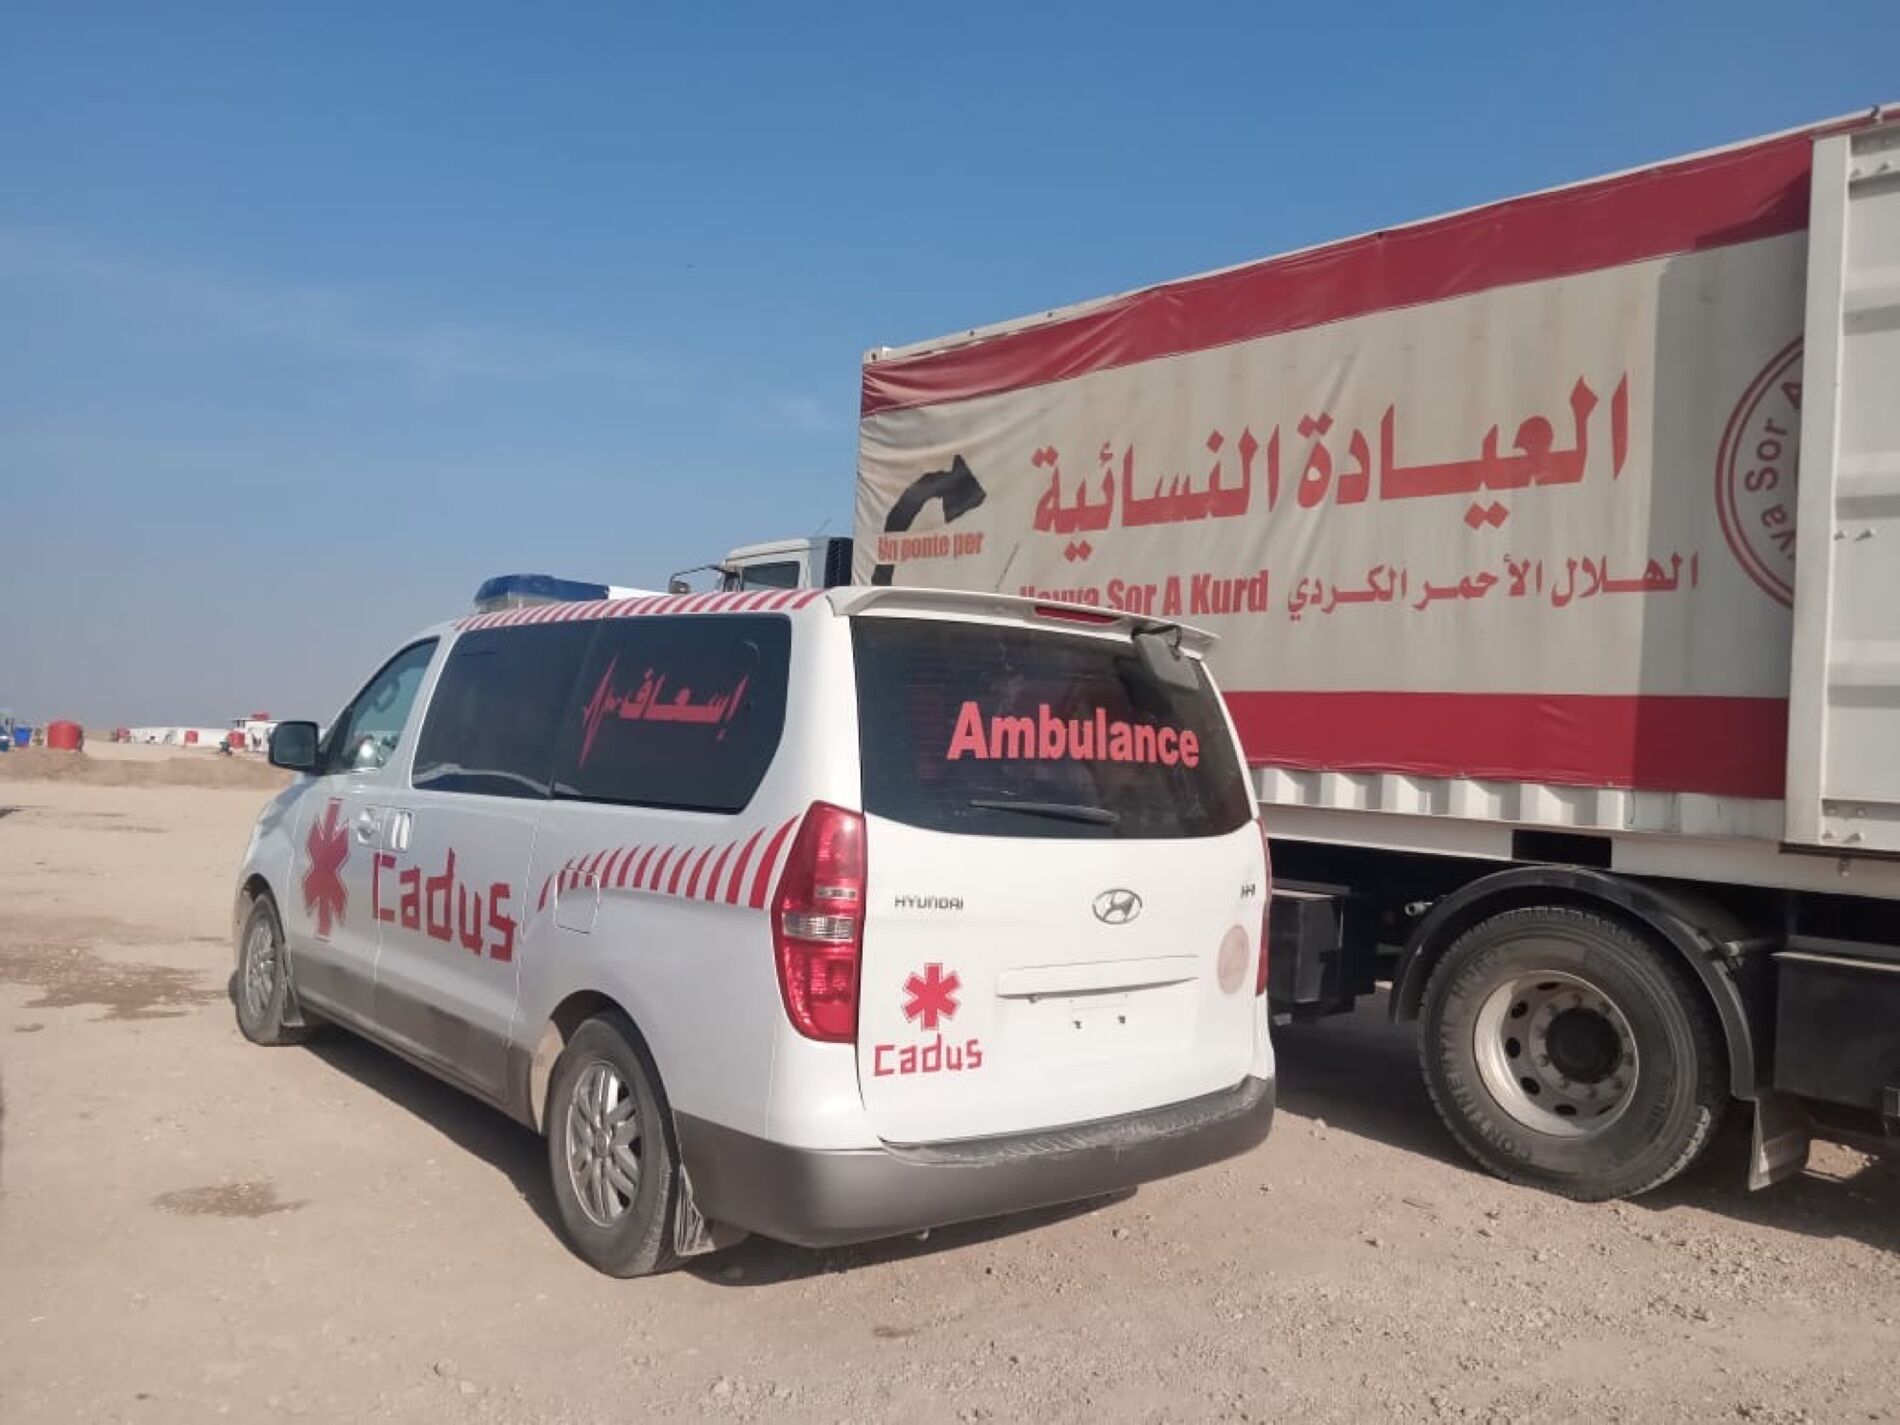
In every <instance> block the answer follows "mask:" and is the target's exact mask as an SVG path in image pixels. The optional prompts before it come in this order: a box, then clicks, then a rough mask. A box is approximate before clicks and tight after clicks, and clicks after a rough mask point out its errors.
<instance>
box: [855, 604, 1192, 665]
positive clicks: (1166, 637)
mask: <svg viewBox="0 0 1900 1425" xmlns="http://www.w3.org/2000/svg"><path fill="white" fill-rule="evenodd" d="M825 597H826V598H827V599H829V600H830V601H831V607H832V609H833V611H834V612H836V613H839V614H843V615H852V614H907V613H914V614H924V615H930V614H962V615H965V616H974V617H978V618H984V617H987V618H1003V619H1010V620H1013V621H1016V622H1020V623H1025V624H1037V623H1046V624H1054V625H1057V626H1066V627H1068V628H1072V629H1086V630H1089V631H1091V632H1101V633H1109V634H1120V635H1121V636H1123V637H1125V638H1129V639H1134V638H1136V636H1137V635H1159V636H1160V638H1161V643H1160V645H1158V646H1165V649H1166V651H1168V652H1173V653H1186V654H1191V655H1192V656H1194V657H1196V658H1205V657H1206V656H1207V654H1208V651H1209V650H1210V649H1212V648H1213V646H1214V645H1215V644H1216V643H1218V642H1219V641H1220V636H1219V635H1218V634H1214V633H1209V632H1208V631H1207V630H1206V629H1204V628H1196V627H1194V625H1192V624H1185V623H1175V622H1171V621H1169V620H1167V619H1157V618H1151V617H1149V616H1147V615H1145V614H1133V613H1124V612H1122V611H1121V610H1118V609H1104V608H1100V607H1098V606H1096V605H1094V604H1072V603H1066V602H1063V601H1062V600H1059V599H1024V598H1018V597H1017V596H1016V595H1014V594H986V593H982V592H979V591H975V590H964V589H913V588H906V587H903V586H899V585H890V584H880V585H862V584H859V585H853V586H851V587H849V588H840V589H829V590H827V591H826V594H825ZM1143 656H1144V657H1146V656H1147V655H1146V654H1145V653H1144V655H1143ZM1156 671H1157V675H1158V676H1165V675H1162V674H1161V673H1160V670H1159V669H1157V670H1156Z"/></svg>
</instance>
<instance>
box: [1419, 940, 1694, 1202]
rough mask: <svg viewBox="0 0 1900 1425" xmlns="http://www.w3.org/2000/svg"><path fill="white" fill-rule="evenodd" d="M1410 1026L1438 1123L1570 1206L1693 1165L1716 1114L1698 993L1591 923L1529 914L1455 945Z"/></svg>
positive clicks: (1495, 1165) (1637, 943)
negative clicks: (1416, 1023) (1416, 1027)
mask: <svg viewBox="0 0 1900 1425" xmlns="http://www.w3.org/2000/svg"><path fill="white" fill-rule="evenodd" d="M1420 1019H1421V1021H1422V1023H1421V1026H1420V1027H1421V1030H1422V1033H1421V1035H1420V1040H1419V1052H1420V1056H1421V1058H1422V1060H1423V1068H1424V1071H1425V1083H1426V1086H1427V1087H1428V1088H1429V1089H1430V1090H1431V1095H1432V1102H1433V1104H1434V1105H1435V1106H1436V1107H1437V1109H1438V1112H1439V1116H1440V1117H1442V1118H1443V1119H1444V1120H1445V1124H1446V1126H1447V1127H1448V1128H1450V1129H1451V1132H1452V1136H1453V1137H1455V1138H1456V1139H1457V1140H1458V1142H1459V1143H1460V1144H1461V1145H1462V1146H1463V1147H1464V1149H1465V1151H1467V1152H1468V1153H1470V1154H1471V1156H1472V1157H1474V1158H1476V1159H1477V1160H1478V1162H1480V1163H1481V1164H1483V1165H1484V1166H1485V1167H1486V1168H1488V1169H1489V1170H1490V1171H1492V1172H1493V1173H1496V1174H1497V1175H1498V1176H1499V1177H1501V1178H1505V1179H1508V1180H1509V1181H1511V1182H1515V1183H1523V1184H1526V1185H1529V1186H1533V1187H1541V1188H1544V1189H1546V1190H1548V1191H1551V1192H1555V1193H1559V1194H1561V1195H1563V1196H1565V1197H1570V1198H1576V1199H1578V1200H1580V1201H1584V1202H1602V1201H1606V1200H1608V1199H1611V1198H1619V1197H1632V1196H1634V1195H1636V1194H1637V1193H1642V1192H1647V1191H1649V1190H1650V1189H1651V1188H1654V1187H1659V1186H1661V1185H1662V1184H1663V1183H1665V1182H1667V1181H1669V1179H1671V1178H1673V1177H1675V1176H1676V1175H1677V1174H1678V1173H1680V1172H1682V1171H1683V1169H1685V1168H1687V1167H1688V1166H1689V1165H1690V1164H1691V1163H1693V1162H1694V1161H1695V1160H1696V1158H1697V1157H1698V1156H1699V1155H1700V1154H1701V1153H1702V1151H1703V1150H1704V1149H1705V1148H1706V1147H1707V1146H1708V1145H1709V1142H1710V1140H1711V1139H1712V1138H1713V1137H1714V1136H1715V1132H1716V1129H1717V1128H1718V1127H1719V1126H1720V1124H1721V1121H1722V1115H1723V1113H1724V1111H1725V1110H1726V1108H1727V1106H1728V1086H1727V1074H1726V1068H1725V1059H1724V1055H1723V1050H1722V1046H1721V1040H1720V1037H1719V1029H1718V1026H1717V1025H1716V1023H1715V1016H1714V1013H1713V1011H1712V1010H1711V1008H1710V1006H1709V1004H1708V1001H1707V999H1706V997H1705V996H1704V995H1703V993H1702V990H1701V987H1700V986H1699V985H1697V984H1696V983H1695V982H1694V981H1693V980H1692V979H1691V978H1690V976H1689V974H1688V972H1687V971H1686V970H1685V969H1684V968H1683V967H1682V966H1681V965H1679V964H1677V963H1676V962H1675V961H1674V960H1673V959H1671V958H1670V956H1669V955H1668V953H1667V952H1666V951H1665V950H1662V949H1659V948H1658V947H1656V946H1654V945H1652V944H1650V943H1649V942H1648V941H1647V940H1646V939H1645V938H1644V937H1642V936H1641V935H1639V934H1638V933H1637V932H1636V931H1634V930H1633V929H1631V928H1630V927H1629V926H1627V925H1624V924H1623V923H1621V922H1620V921H1617V920H1613V919H1611V918H1609V917H1608V916H1604V915H1599V914H1596V913H1595V912H1592V911H1588V910H1580V909H1577V908H1576V907H1572V906H1530V907H1525V908H1523V909H1519V910H1508V911H1504V912H1503V913H1501V914H1498V915H1494V916H1492V917H1491V918H1490V919H1488V920H1484V921H1481V922H1480V923H1479V924H1477V925H1475V926H1473V927H1472V928H1471V929H1469V930H1467V931H1465V932H1464V934H1462V935H1461V936H1459V937H1458V939H1457V940H1456V941H1454V942H1453V943H1452V946H1451V948H1450V949H1449V950H1447V951H1446V952H1445V955H1444V957H1443V958H1442V959H1441V960H1440V961H1439V962H1438V964H1437V966H1436V967H1435V968H1434V969H1433V971H1432V976H1431V979H1430V980H1429V981H1428V982H1427V984H1426V986H1425V997H1424V1002H1423V1004H1422V1005H1421V1006H1420Z"/></svg>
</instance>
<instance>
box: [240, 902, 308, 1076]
mask: <svg viewBox="0 0 1900 1425" xmlns="http://www.w3.org/2000/svg"><path fill="white" fill-rule="evenodd" d="M232 989H233V996H232V997H233V998H234V999H235V1000H236V1001H237V1022H238V1029H239V1030H240V1031H242V1032H243V1035H244V1037H245V1038H246V1039H248V1040H250V1041H251V1043H253V1044H263V1045H267V1046H270V1047H275V1046H277V1045H280V1044H301V1043H302V1042H303V1041H304V1040H305V1039H307V1038H308V1037H309V1034H310V1031H309V1029H308V1028H307V1027H306V1026H304V1025H303V1024H302V1023H292V1022H289V1021H294V1020H298V1019H299V1018H300V1016H299V1015H297V1014H296V1012H295V1001H294V1000H293V999H292V997H291V989H290V961H289V959H288V958H287V957H286V956H285V954H284V931H283V927H282V926H280V925H279V924H278V923H277V907H276V906H275V905H274V904H273V903H272V901H271V898H270V897H269V896H268V895H260V896H258V897H257V898H256V899H254V900H253V901H252V902H251V908H250V910H249V912H248V913H246V915H245V917H244V928H243V929H242V930H241V931H239V932H238V963H237V981H236V983H235V984H234V985H233V986H232Z"/></svg>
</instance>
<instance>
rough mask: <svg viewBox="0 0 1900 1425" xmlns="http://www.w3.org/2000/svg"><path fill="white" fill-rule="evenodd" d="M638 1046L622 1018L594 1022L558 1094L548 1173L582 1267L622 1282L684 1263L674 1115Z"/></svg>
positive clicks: (568, 1054) (551, 1106)
mask: <svg viewBox="0 0 1900 1425" xmlns="http://www.w3.org/2000/svg"><path fill="white" fill-rule="evenodd" d="M634 1039H635V1035H634V1033H633V1026H632V1025H631V1024H629V1023H627V1021H626V1020H624V1019H622V1018H621V1017H620V1016H619V1015H600V1016H597V1017H596V1018H593V1019H590V1020H588V1021H587V1022H586V1023H585V1024H583V1025H581V1027H580V1028H579V1029H577V1030H575V1032H574V1037H573V1038H572V1039H570V1040H568V1042H567V1047H566V1048H565V1049H563V1050H562V1051H561V1057H560V1058H559V1059H558V1060H556V1061H555V1065H554V1075H553V1080H552V1082H551V1083H550V1084H549V1085H548V1111H547V1118H546V1122H547V1130H548V1169H549V1172H550V1174H551V1176H552V1177H553V1180H554V1201H555V1205H556V1207H557V1208H559V1210H560V1214H561V1225H562V1226H563V1227H564V1228H565V1229H566V1231H567V1239H568V1242H569V1243H570V1245H572V1247H573V1248H574V1251H575V1252H576V1253H577V1254H578V1255H579V1256H580V1258H581V1259H582V1260H583V1261H585V1262H586V1263H587V1264H588V1265H589V1266H592V1267H594V1268H595V1269H597V1270H599V1271H602V1272H605V1273H606V1274H607V1275H608V1276H613V1277H641V1276H646V1275H648V1274H650V1273H653V1272H663V1271H668V1270H670V1269H671V1268H673V1267H674V1266H677V1265H678V1263H679V1258H678V1257H677V1256H676V1255H675V1254H674V1252H673V1243H674V1241H675V1237H674V1230H675V1226H676V1222H677V1219H678V1217H679V1210H680V1203H679V1172H678V1167H677V1164H678V1162H679V1154H678V1149H677V1148H676V1147H675V1146H674V1141H673V1123H672V1115H671V1114H670V1113H668V1112H667V1109H666V1104H665V1101H664V1100H663V1099H662V1097H661V1095H660V1088H659V1075H658V1074H657V1073H656V1072H654V1071H653V1069H652V1068H651V1066H650V1065H649V1064H648V1063H647V1062H646V1058H645V1055H643V1054H642V1053H641V1052H640V1050H639V1049H637V1048H636V1047H635V1045H634Z"/></svg>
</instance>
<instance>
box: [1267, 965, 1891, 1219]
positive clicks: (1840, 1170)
mask: <svg viewBox="0 0 1900 1425" xmlns="http://www.w3.org/2000/svg"><path fill="white" fill-rule="evenodd" d="M1273 1046H1274V1052H1275V1054H1276V1056H1277V1059H1278V1070H1279V1101H1280V1107H1281V1108H1283V1109H1284V1110H1285V1111H1286V1112H1288V1113H1291V1114H1297V1115H1299V1116H1301V1117H1305V1118H1321V1119H1324V1120H1325V1121H1326V1124H1327V1126H1328V1127H1329V1128H1331V1129H1337V1130H1339V1131H1340V1132H1344V1133H1354V1134H1358V1135H1359V1136H1361V1137H1364V1138H1370V1139H1373V1140H1375V1141H1377V1142H1380V1143H1384V1144H1387V1145H1388V1146H1390V1147H1393V1148H1399V1149H1402V1150H1403V1151H1405V1152H1408V1153H1417V1154H1419V1155H1421V1156H1423V1157H1427V1158H1433V1159H1436V1160H1438V1161H1439V1162H1442V1163H1446V1164H1449V1165H1451V1166H1453V1167H1457V1168H1461V1169H1464V1170H1465V1171H1467V1172H1470V1173H1473V1174H1482V1172H1483V1170H1482V1169H1481V1168H1479V1167H1477V1166H1476V1165H1475V1164H1473V1163H1471V1162H1470V1160H1469V1159H1467V1158H1466V1157H1465V1154H1464V1151H1463V1150H1462V1149H1461V1148H1459V1147H1458V1145H1457V1144H1456V1143H1455V1142H1454V1141H1453V1140H1452V1137H1451V1135H1450V1133H1449V1132H1448V1131H1447V1130H1446V1129H1445V1126H1444V1124H1442V1123H1441V1122H1440V1121H1439V1118H1438V1112H1437V1110H1436V1109H1434V1108H1433V1107H1432V1102H1431V1097H1430V1095H1429V1094H1427V1093H1426V1091H1425V1084H1424V1081H1423V1079H1421V1078H1420V1076H1419V1068H1418V1036H1417V1033H1416V1030H1415V1027H1414V1026H1412V1025H1409V1024H1394V1023H1392V1022H1391V1020H1390V1018H1388V1016H1387V1010H1386V998H1385V996H1383V995H1379V996H1376V997H1369V998H1367V999H1365V1000H1363V1001H1361V1002H1360V1004H1359V1006H1358V1008H1357V1009H1356V1010H1354V1012H1353V1013H1351V1014H1349V1015H1339V1016H1337V1017H1335V1018H1332V1019H1325V1020H1320V1021H1318V1022H1316V1023H1313V1024H1293V1025H1283V1026H1279V1027H1276V1028H1275V1029H1274V1031H1273ZM1749 1122H1750V1119H1749V1114H1748V1111H1747V1109H1746V1108H1744V1107H1742V1106H1740V1105H1737V1106H1736V1107H1735V1108H1734V1109H1733V1110H1732V1111H1731V1112H1730V1115H1729V1121H1728V1123H1727V1125H1726V1127H1725V1129H1724V1131H1723V1133H1722V1134H1721V1136H1720V1137H1719V1138H1718V1140H1717V1141H1716V1142H1715V1144H1714V1145H1713V1146H1712V1147H1711V1148H1710V1149H1709V1151H1708V1152H1707V1153H1706V1154H1705V1155H1704V1156H1703V1158H1702V1161H1701V1162H1699V1163H1697V1164H1696V1165H1695V1167H1693V1168H1691V1169H1690V1170H1689V1171H1688V1172H1686V1173H1684V1174H1683V1175H1682V1177H1680V1178H1678V1179H1677V1180H1676V1181H1675V1182H1672V1183H1670V1184H1668V1185H1667V1186H1665V1187H1662V1188H1659V1189H1657V1190H1656V1191H1655V1192H1652V1193H1647V1194H1645V1195H1643V1196H1642V1197H1638V1198H1635V1199H1632V1202H1631V1205H1632V1206H1634V1207H1637V1208H1641V1209H1643V1210H1645V1211H1652V1212H1657V1213H1666V1212H1669V1211H1671V1210H1674V1209H1679V1208H1680V1209H1689V1210H1692V1211H1699V1212H1712V1213H1716V1214H1719V1215H1720V1216H1723V1217H1727V1218H1730V1219H1732V1220H1734V1221H1736V1222H1739V1223H1746V1224H1748V1225H1750V1226H1754V1227H1763V1228H1769V1229H1772V1230H1775V1231H1781V1232H1792V1233H1797V1234H1799V1235H1801V1236H1806V1237H1817V1238H1841V1239H1845V1240H1848V1241H1854V1242H1860V1243H1862V1244H1864V1245H1866V1246H1869V1247H1873V1248H1875V1249H1876V1250H1879V1251H1884V1252H1892V1253H1896V1254H1900V1158H1888V1159H1878V1158H1877V1159H1874V1160H1872V1161H1871V1162H1866V1161H1864V1160H1863V1158H1862V1156H1861V1155H1860V1154H1858V1153H1852V1152H1845V1151H1843V1150H1841V1149H1839V1148H1837V1147H1835V1146H1834V1145H1832V1144H1824V1143H1816V1145H1815V1150H1814V1157H1813V1161H1812V1164H1811V1166H1810V1167H1809V1169H1808V1171H1806V1172H1804V1173H1802V1174H1801V1175H1800V1176H1799V1177H1796V1178H1792V1179H1790V1180H1789V1181H1787V1182H1784V1183H1778V1184H1776V1185H1775V1186H1774V1187H1771V1188H1767V1189H1765V1190H1763V1191H1761V1192H1750V1191H1749V1190H1748V1188H1747V1175H1748V1127H1749ZM1524 1191H1526V1192H1528V1191H1531V1189H1524Z"/></svg>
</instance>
